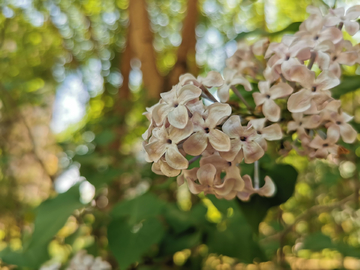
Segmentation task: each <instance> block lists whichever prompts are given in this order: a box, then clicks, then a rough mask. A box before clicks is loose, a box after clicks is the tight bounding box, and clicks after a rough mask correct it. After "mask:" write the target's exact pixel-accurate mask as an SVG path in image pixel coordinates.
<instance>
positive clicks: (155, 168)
mask: <svg viewBox="0 0 360 270" xmlns="http://www.w3.org/2000/svg"><path fill="white" fill-rule="evenodd" d="M160 163H161V161H158V162H154V163H153V164H152V165H151V170H152V171H153V172H154V173H156V174H157V175H164V173H163V172H162V171H161V170H160V165H161V164H160Z"/></svg>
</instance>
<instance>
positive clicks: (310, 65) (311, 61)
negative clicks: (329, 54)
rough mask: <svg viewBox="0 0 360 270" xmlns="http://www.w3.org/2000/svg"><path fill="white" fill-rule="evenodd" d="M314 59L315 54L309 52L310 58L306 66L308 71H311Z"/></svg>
mask: <svg viewBox="0 0 360 270" xmlns="http://www.w3.org/2000/svg"><path fill="white" fill-rule="evenodd" d="M315 58H316V53H315V52H311V57H310V62H309V64H308V66H307V67H308V69H310V70H311V69H312V67H313V65H314V62H315Z"/></svg>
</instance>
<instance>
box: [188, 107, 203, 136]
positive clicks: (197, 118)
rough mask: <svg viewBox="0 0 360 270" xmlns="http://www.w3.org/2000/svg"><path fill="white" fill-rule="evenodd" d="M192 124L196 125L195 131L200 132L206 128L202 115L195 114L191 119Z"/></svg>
mask: <svg viewBox="0 0 360 270" xmlns="http://www.w3.org/2000/svg"><path fill="white" fill-rule="evenodd" d="M191 122H192V123H193V124H194V131H195V132H196V131H200V130H203V129H204V127H205V120H204V118H203V117H202V116H201V114H200V113H198V112H195V113H194V115H193V117H191Z"/></svg>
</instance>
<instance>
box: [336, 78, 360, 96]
mask: <svg viewBox="0 0 360 270" xmlns="http://www.w3.org/2000/svg"><path fill="white" fill-rule="evenodd" d="M359 88H360V76H343V77H342V80H341V84H340V85H338V86H336V87H335V88H333V89H331V92H332V96H333V98H340V97H341V96H342V95H344V94H346V93H349V92H353V91H356V90H358V89H359Z"/></svg>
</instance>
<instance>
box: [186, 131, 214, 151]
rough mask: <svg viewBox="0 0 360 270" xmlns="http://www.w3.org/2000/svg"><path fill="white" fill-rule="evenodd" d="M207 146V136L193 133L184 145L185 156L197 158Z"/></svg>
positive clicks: (202, 133)
mask: <svg viewBox="0 0 360 270" xmlns="http://www.w3.org/2000/svg"><path fill="white" fill-rule="evenodd" d="M207 144H208V139H207V135H206V133H205V132H203V131H199V132H196V133H194V134H193V135H191V136H190V137H189V139H187V140H186V141H185V142H184V144H183V147H184V150H185V152H186V153H187V154H189V155H192V156H198V155H200V154H201V153H202V152H204V150H205V149H206V146H207Z"/></svg>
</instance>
